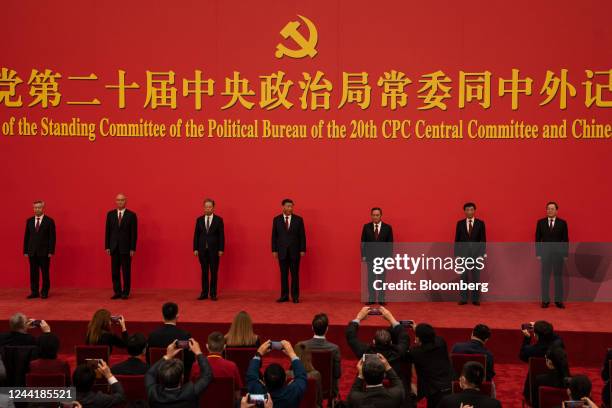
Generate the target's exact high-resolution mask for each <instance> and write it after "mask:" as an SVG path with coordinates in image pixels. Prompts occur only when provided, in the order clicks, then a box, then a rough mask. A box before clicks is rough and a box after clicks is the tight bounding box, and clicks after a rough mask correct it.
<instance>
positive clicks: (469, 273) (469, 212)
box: [455, 203, 487, 306]
mask: <svg viewBox="0 0 612 408" xmlns="http://www.w3.org/2000/svg"><path fill="white" fill-rule="evenodd" d="M463 212H465V218H463V219H461V220H459V221H457V227H456V228H455V257H462V258H472V259H474V260H475V259H476V258H478V257H481V256H484V255H485V249H486V245H487V244H486V242H487V234H486V231H485V223H484V221H482V220H479V219H476V218H475V217H474V214H475V212H476V204H474V203H465V204H464V205H463ZM471 264H472V265H473V263H471ZM461 279H462V280H463V281H464V282H466V283H479V282H480V269H478V268H477V267H473V268H466V270H465V272H464V273H463V275H462V277H461ZM467 302H468V291H467V290H462V291H461V299H460V300H459V304H460V305H465V304H467ZM472 303H473V304H474V305H475V306H480V291H479V290H474V291H472Z"/></svg>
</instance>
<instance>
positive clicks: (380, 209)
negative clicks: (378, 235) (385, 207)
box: [370, 207, 382, 215]
mask: <svg viewBox="0 0 612 408" xmlns="http://www.w3.org/2000/svg"><path fill="white" fill-rule="evenodd" d="M374 211H379V212H380V215H382V208H380V207H372V209H371V210H370V214H372V213H373V212H374Z"/></svg>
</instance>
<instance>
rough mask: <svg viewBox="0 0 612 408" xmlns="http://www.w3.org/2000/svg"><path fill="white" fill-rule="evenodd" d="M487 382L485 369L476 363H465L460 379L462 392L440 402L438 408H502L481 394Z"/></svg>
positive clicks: (446, 397)
mask: <svg viewBox="0 0 612 408" xmlns="http://www.w3.org/2000/svg"><path fill="white" fill-rule="evenodd" d="M484 380H485V369H484V367H483V365H482V364H480V363H477V362H475V361H469V362H467V363H465V365H464V366H463V369H462V370H461V376H460V377H459V386H460V387H461V392H460V393H457V394H450V395H447V396H445V397H444V398H442V399H441V400H440V403H439V404H438V408H459V407H462V406H463V407H465V406H471V407H474V408H501V403H500V402H499V401H498V400H496V399H494V398H491V397H489V396H488V395H483V394H481V393H480V386H481V385H482V383H483V381H484Z"/></svg>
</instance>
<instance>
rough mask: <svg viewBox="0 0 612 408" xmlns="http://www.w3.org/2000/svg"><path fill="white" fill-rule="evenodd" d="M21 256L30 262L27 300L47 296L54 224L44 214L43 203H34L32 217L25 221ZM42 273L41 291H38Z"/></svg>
mask: <svg viewBox="0 0 612 408" xmlns="http://www.w3.org/2000/svg"><path fill="white" fill-rule="evenodd" d="M23 254H24V255H25V256H26V257H27V258H28V259H29V260H30V295H28V299H33V298H37V297H39V296H40V297H41V298H42V299H46V298H47V296H49V288H50V286H51V281H50V279H49V265H50V263H51V257H52V256H53V254H55V222H54V221H53V218H51V217H49V216H48V215H46V214H45V202H44V201H41V200H37V201H34V216H33V217H30V218H28V220H27V221H26V228H25V236H24V238H23ZM41 273H42V290H41V291H40V293H39V291H38V285H39V279H40V274H41Z"/></svg>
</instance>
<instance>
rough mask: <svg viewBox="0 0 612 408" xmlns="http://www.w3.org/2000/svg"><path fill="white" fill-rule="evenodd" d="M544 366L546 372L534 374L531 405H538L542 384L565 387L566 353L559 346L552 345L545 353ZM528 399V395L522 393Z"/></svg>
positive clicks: (568, 374)
mask: <svg viewBox="0 0 612 408" xmlns="http://www.w3.org/2000/svg"><path fill="white" fill-rule="evenodd" d="M545 358H546V367H547V368H548V370H549V371H548V372H547V373H546V374H540V375H538V376H536V378H535V379H534V381H532V383H533V388H532V389H531V406H532V407H533V408H538V407H539V406H540V403H539V398H538V390H539V388H540V387H542V386H546V387H555V388H565V387H567V379H568V378H569V376H570V372H569V365H568V363H567V353H566V352H565V350H564V349H563V348H561V347H559V346H553V347H552V348H550V349H549V350H548V352H547V353H546V356H545ZM524 397H525V399H526V400H527V401H529V395H524Z"/></svg>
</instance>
